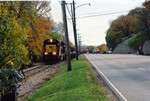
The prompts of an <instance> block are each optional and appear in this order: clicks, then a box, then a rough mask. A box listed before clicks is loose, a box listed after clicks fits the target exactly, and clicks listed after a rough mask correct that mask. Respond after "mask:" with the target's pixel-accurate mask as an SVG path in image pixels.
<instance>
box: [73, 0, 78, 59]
mask: <svg viewBox="0 0 150 101" xmlns="http://www.w3.org/2000/svg"><path fill="white" fill-rule="evenodd" d="M73 31H74V40H75V51H76V60H78V44H77V30H76V14H75V2H74V0H73Z"/></svg>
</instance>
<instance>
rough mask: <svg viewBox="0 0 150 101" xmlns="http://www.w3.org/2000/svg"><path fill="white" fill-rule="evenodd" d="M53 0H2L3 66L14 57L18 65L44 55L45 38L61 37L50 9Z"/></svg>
mask: <svg viewBox="0 0 150 101" xmlns="http://www.w3.org/2000/svg"><path fill="white" fill-rule="evenodd" d="M50 4H51V2H50V1H0V57H1V58H0V61H1V62H0V69H2V68H5V66H6V64H7V62H8V61H12V62H13V64H14V68H15V69H20V68H21V67H23V68H24V66H26V65H31V64H32V62H33V61H38V60H40V59H41V58H42V55H43V52H42V50H43V41H44V40H45V39H47V38H58V39H61V37H60V30H61V28H60V27H61V25H62V24H61V23H60V24H59V28H56V27H57V23H55V26H54V25H53V24H54V21H52V19H51V17H50V16H49V13H50V11H51V7H50ZM55 29H56V30H55Z"/></svg>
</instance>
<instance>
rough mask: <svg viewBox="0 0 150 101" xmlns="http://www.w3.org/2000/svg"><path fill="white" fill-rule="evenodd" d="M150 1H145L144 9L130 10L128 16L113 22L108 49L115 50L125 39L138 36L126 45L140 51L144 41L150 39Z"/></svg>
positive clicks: (109, 32) (110, 28) (107, 39)
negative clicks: (133, 35)
mask: <svg viewBox="0 0 150 101" xmlns="http://www.w3.org/2000/svg"><path fill="white" fill-rule="evenodd" d="M149 18H150V1H145V2H144V3H143V5H142V7H137V8H135V9H132V10H130V12H129V13H128V14H127V15H123V16H120V17H118V18H117V19H115V20H113V21H112V22H111V24H110V27H109V29H108V30H107V34H106V42H107V46H108V48H112V49H114V48H115V47H116V46H117V45H118V44H120V43H122V42H123V41H124V40H122V39H123V38H125V37H128V36H132V34H137V35H135V37H133V38H131V39H129V40H128V41H126V42H125V43H127V44H128V45H130V46H131V47H133V48H135V49H138V48H137V47H139V45H141V44H142V43H143V42H144V41H147V40H148V39H150V29H149V28H150V19H149Z"/></svg>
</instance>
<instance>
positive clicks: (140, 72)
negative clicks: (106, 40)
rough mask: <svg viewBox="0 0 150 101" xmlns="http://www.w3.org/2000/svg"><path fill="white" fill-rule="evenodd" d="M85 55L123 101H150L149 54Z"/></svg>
mask: <svg viewBox="0 0 150 101" xmlns="http://www.w3.org/2000/svg"><path fill="white" fill-rule="evenodd" d="M85 56H86V57H87V59H89V61H90V62H91V63H92V64H93V65H94V66H95V68H97V69H98V71H99V73H101V75H103V76H104V78H105V79H106V80H107V82H108V83H110V86H113V88H114V89H115V90H116V92H117V93H118V94H119V95H120V96H121V97H122V98H123V99H124V100H125V101H150V56H140V55H121V54H118V55H117V54H86V55H85Z"/></svg>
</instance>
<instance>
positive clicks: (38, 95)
mask: <svg viewBox="0 0 150 101" xmlns="http://www.w3.org/2000/svg"><path fill="white" fill-rule="evenodd" d="M71 64H72V71H70V72H68V71H67V65H64V66H62V67H61V68H60V70H59V73H58V74H57V75H56V76H55V77H54V78H53V79H51V80H50V81H48V82H47V84H46V85H44V86H43V87H42V88H40V89H39V90H37V91H35V92H34V94H33V95H32V96H30V97H29V98H28V99H27V101H110V100H109V99H108V98H107V97H106V94H105V92H104V91H103V90H101V89H102V88H101V86H100V85H99V84H98V83H97V82H96V81H95V77H94V75H93V74H92V72H91V71H90V68H89V65H88V63H87V60H86V59H85V58H84V57H79V60H78V61H76V60H72V62H71Z"/></svg>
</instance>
